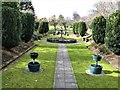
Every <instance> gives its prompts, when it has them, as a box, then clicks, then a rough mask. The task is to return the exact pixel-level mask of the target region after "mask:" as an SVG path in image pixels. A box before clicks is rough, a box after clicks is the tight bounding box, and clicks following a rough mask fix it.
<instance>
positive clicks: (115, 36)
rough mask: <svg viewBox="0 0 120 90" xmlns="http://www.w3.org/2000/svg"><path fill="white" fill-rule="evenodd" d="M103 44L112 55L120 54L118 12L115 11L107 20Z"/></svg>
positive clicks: (119, 21)
mask: <svg viewBox="0 0 120 90" xmlns="http://www.w3.org/2000/svg"><path fill="white" fill-rule="evenodd" d="M105 44H106V46H107V47H108V49H110V50H111V51H112V52H113V53H115V54H120V11H116V12H115V13H113V14H111V15H110V17H109V18H108V21H107V24H106V31H105Z"/></svg>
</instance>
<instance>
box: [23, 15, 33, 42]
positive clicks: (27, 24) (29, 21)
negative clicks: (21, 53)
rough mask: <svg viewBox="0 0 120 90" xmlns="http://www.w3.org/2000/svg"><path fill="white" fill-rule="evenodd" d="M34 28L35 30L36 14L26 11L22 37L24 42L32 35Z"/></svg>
mask: <svg viewBox="0 0 120 90" xmlns="http://www.w3.org/2000/svg"><path fill="white" fill-rule="evenodd" d="M33 30H34V16H33V15H32V14H30V13H24V14H23V15H22V33H21V39H22V40H23V41H24V42H28V41H29V40H30V39H31V37H32V34H33Z"/></svg>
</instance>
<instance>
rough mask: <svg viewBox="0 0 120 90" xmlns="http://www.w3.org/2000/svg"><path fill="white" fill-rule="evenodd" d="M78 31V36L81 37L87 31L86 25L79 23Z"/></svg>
mask: <svg viewBox="0 0 120 90" xmlns="http://www.w3.org/2000/svg"><path fill="white" fill-rule="evenodd" d="M78 30H79V34H80V35H81V36H82V37H83V36H84V35H85V33H86V31H87V27H86V23H85V22H79V26H78Z"/></svg>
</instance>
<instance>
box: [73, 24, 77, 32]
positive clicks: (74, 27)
mask: <svg viewBox="0 0 120 90" xmlns="http://www.w3.org/2000/svg"><path fill="white" fill-rule="evenodd" d="M75 24H76V23H74V24H73V33H74V34H76V33H75Z"/></svg>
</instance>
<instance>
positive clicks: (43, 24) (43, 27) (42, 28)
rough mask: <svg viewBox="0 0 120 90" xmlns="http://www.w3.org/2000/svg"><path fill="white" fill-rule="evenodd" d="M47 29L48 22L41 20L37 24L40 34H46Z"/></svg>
mask: <svg viewBox="0 0 120 90" xmlns="http://www.w3.org/2000/svg"><path fill="white" fill-rule="evenodd" d="M48 31H49V25H48V22H41V23H40V24H39V33H40V34H46V33H47V32H48Z"/></svg>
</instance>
